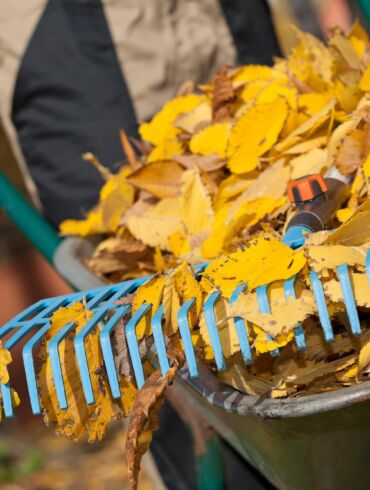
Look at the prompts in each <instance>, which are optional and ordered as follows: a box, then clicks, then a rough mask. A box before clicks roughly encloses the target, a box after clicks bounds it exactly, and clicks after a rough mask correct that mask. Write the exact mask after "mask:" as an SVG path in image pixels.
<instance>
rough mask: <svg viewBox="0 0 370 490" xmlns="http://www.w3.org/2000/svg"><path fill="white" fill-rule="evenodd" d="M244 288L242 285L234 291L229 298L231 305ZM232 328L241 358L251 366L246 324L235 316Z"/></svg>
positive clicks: (244, 284) (244, 285)
mask: <svg viewBox="0 0 370 490" xmlns="http://www.w3.org/2000/svg"><path fill="white" fill-rule="evenodd" d="M245 288H246V283H243V284H240V285H239V286H237V287H236V288H235V289H234V291H233V294H232V295H231V297H230V304H231V305H232V304H233V303H235V302H236V301H237V300H238V298H239V295H240V293H242V292H243V291H244V289H245ZM234 326H235V330H236V334H237V336H238V339H239V344H240V350H241V353H242V356H243V360H244V362H245V364H252V351H251V346H250V344H249V339H248V328H247V322H246V321H245V320H244V319H243V318H241V317H239V316H236V317H234Z"/></svg>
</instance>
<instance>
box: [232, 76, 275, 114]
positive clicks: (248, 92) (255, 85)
mask: <svg viewBox="0 0 370 490" xmlns="http://www.w3.org/2000/svg"><path fill="white" fill-rule="evenodd" d="M268 85H269V82H268V81H267V80H254V81H252V82H249V83H247V84H246V85H245V86H244V87H243V90H242V92H241V94H240V98H241V99H242V100H243V101H244V102H246V103H247V105H246V107H244V111H243V112H245V110H246V109H248V108H249V106H250V103H251V102H253V101H254V100H255V98H256V97H257V95H258V94H259V93H260V92H262V90H263V89H264V88H266V87H268ZM242 110H243V109H242ZM239 115H241V114H240V113H238V116H239Z"/></svg>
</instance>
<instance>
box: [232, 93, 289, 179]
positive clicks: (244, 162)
mask: <svg viewBox="0 0 370 490" xmlns="http://www.w3.org/2000/svg"><path fill="white" fill-rule="evenodd" d="M287 114H288V108H287V104H286V102H284V100H283V99H282V98H279V99H277V100H275V101H274V102H271V103H269V104H261V105H258V106H255V107H252V108H251V109H250V110H249V111H247V112H246V113H245V114H244V115H243V116H241V117H240V119H239V120H238V121H237V122H236V124H235V125H234V127H233V129H232V131H231V135H230V140H229V146H228V150H227V155H228V158H229V161H228V167H229V168H230V170H231V171H232V172H233V173H236V174H242V173H245V172H249V171H251V170H253V169H255V168H256V166H257V165H258V161H259V157H260V156H261V155H263V154H264V153H266V151H268V150H269V149H270V148H271V147H272V146H273V145H274V143H275V142H276V141H277V138H278V136H279V133H280V131H281V129H282V127H283V125H284V122H285V119H286V117H287Z"/></svg>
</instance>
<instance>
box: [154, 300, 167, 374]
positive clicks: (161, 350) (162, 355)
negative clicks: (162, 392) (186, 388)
mask: <svg viewBox="0 0 370 490" xmlns="http://www.w3.org/2000/svg"><path fill="white" fill-rule="evenodd" d="M163 316H164V311H163V305H161V306H160V307H159V308H158V310H157V312H156V314H155V315H154V316H153V319H152V330H153V337H154V343H155V347H156V350H157V355H158V360H159V366H160V368H161V373H162V376H164V375H165V374H166V373H167V371H168V370H169V369H170V364H169V362H168V359H167V354H166V343H165V341H164V336H163V331H162V320H163Z"/></svg>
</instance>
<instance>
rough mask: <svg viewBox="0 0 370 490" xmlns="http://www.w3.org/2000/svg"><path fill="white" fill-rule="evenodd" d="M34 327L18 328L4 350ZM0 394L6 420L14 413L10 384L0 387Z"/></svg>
mask: <svg viewBox="0 0 370 490" xmlns="http://www.w3.org/2000/svg"><path fill="white" fill-rule="evenodd" d="M40 323H44V322H39V324H38V325H40ZM36 326H37V324H31V325H26V326H24V327H20V328H19V330H18V331H17V332H16V333H15V334H14V335H12V336H11V337H10V339H8V340H7V341H6V342H5V343H4V347H5V349H9V350H10V349H11V348H12V347H14V346H15V345H16V344H17V343H18V342H20V341H21V340H22V339H23V338H24V337H25V336H26V335H27V334H28V333H29V332H30V331H31V330H33V329H34V328H36ZM1 394H2V399H3V407H4V414H5V417H7V418H10V417H13V415H14V413H13V403H12V393H11V389H10V382H8V383H6V384H2V385H1Z"/></svg>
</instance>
